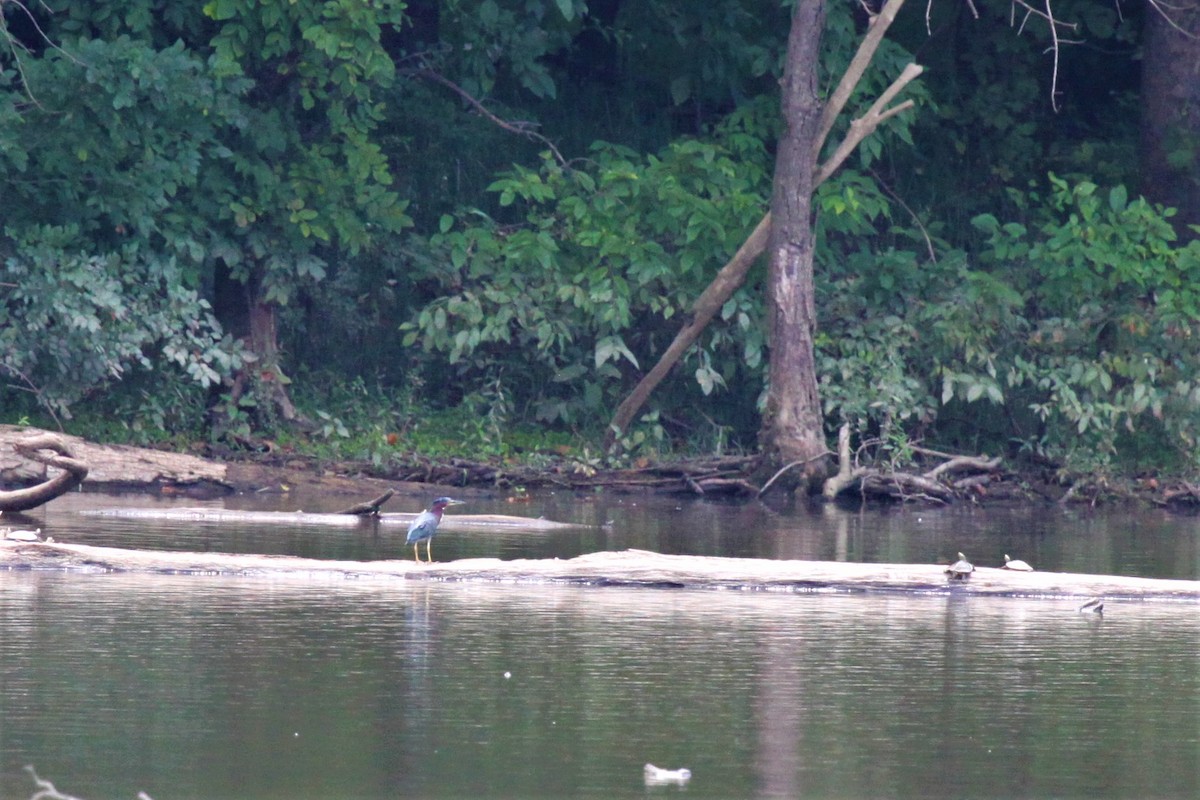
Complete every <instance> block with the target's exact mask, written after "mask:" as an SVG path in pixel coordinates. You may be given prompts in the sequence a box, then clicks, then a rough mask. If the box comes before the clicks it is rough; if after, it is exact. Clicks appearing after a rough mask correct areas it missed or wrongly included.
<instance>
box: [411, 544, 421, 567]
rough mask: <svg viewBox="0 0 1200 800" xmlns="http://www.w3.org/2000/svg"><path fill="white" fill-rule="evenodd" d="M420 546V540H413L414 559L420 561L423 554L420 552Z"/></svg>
mask: <svg viewBox="0 0 1200 800" xmlns="http://www.w3.org/2000/svg"><path fill="white" fill-rule="evenodd" d="M420 546H421V543H420V542H413V560H414V561H418V562H419V561H420V560H421V554H420V553H419V552H418V548H419V547H420Z"/></svg>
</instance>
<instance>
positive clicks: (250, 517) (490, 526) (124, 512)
mask: <svg viewBox="0 0 1200 800" xmlns="http://www.w3.org/2000/svg"><path fill="white" fill-rule="evenodd" d="M79 513H80V514H81V515H82V516H85V517H116V518H118V519H132V520H149V521H157V522H219V523H225V524H237V525H327V526H330V527H341V528H353V527H356V526H359V525H372V524H376V523H378V524H380V525H396V526H401V525H408V524H409V523H410V522H412V521H413V520H414V519H416V517H417V514H416V513H408V512H396V513H387V514H374V515H370V516H359V515H355V514H347V513H345V512H343V511H338V512H336V513H332V514H322V513H317V514H314V513H308V512H305V511H237V510H233V509H227V508H207V507H204V506H195V507H188V508H99V509H92V510H88V511H81V512H79ZM586 527H589V526H588V525H584V524H581V523H574V522H555V521H554V520H549V519H540V518H533V517H513V516H508V515H507V514H447V515H445V516H444V517H442V521H441V523H440V524H439V525H438V528H439V529H440V530H444V531H489V530H496V529H506V530H532V531H557V530H567V529H571V528H586Z"/></svg>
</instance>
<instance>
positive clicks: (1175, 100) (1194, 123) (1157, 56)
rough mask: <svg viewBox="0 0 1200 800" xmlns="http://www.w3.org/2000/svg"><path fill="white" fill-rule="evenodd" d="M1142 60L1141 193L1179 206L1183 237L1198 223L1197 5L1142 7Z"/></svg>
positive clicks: (1199, 43)
mask: <svg viewBox="0 0 1200 800" xmlns="http://www.w3.org/2000/svg"><path fill="white" fill-rule="evenodd" d="M1146 18H1147V19H1146V33H1145V40H1144V46H1143V48H1142V49H1143V52H1144V53H1145V56H1144V60H1143V61H1142V98H1141V106H1142V120H1141V154H1140V155H1141V167H1142V193H1143V194H1144V195H1145V196H1146V197H1147V198H1148V199H1150V200H1152V201H1154V202H1156V203H1162V204H1163V205H1166V206H1173V207H1175V208H1177V209H1179V215H1178V216H1176V217H1175V218H1174V220H1173V222H1174V224H1175V229H1176V230H1177V231H1178V232H1179V235H1180V236H1181V237H1186V238H1193V237H1194V236H1195V234H1194V233H1192V232H1191V231H1190V230H1189V229H1188V227H1187V226H1188V225H1200V152H1197V142H1200V6H1196V5H1195V4H1182V5H1178V6H1170V7H1166V6H1163V7H1161V8H1159V9H1155V8H1148V9H1147V11H1146Z"/></svg>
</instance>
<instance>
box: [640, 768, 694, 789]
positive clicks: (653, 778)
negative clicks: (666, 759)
mask: <svg viewBox="0 0 1200 800" xmlns="http://www.w3.org/2000/svg"><path fill="white" fill-rule="evenodd" d="M642 774H643V776H644V777H645V779H646V785H648V786H666V785H668V784H678V785H680V786H682V785H683V784H685V783H687V782H688V781H690V780H691V779H692V771H691V770H690V769H687V768H686V767H685V768H683V769H663V768H662V767H656V766H654V765H653V764H647V765H646V766H645V768H644V769H643V770H642Z"/></svg>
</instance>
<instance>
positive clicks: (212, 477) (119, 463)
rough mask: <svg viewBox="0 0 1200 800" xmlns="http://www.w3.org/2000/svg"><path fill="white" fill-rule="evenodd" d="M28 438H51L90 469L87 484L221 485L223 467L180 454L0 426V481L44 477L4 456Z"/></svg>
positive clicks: (35, 468)
mask: <svg viewBox="0 0 1200 800" xmlns="http://www.w3.org/2000/svg"><path fill="white" fill-rule="evenodd" d="M31 435H47V436H55V437H57V438H58V439H59V441H61V442H62V443H63V445H64V446H65V447H66V448H67V449H69V450H70V451H71V453H72V454H73V455H74V457H75V458H77V459H78V460H79V461H81V462H84V463H86V464H87V465H88V466H89V467H90V468H91V470H90V473H89V474H88V479H89V480H88V482H89V484H91V483H98V484H105V483H107V484H115V485H151V484H156V483H178V484H187V483H201V482H209V483H213V484H218V485H222V486H225V485H227V483H228V482H227V480H226V468H225V465H224V464H219V463H216V462H213V461H208V460H206V459H203V458H198V457H196V456H191V455H186V454H183V453H167V452H163V451H160V450H147V449H145V448H141V447H129V446H126V445H100V444H96V443H94V442H89V441H87V440H86V439H81V438H80V437H78V436H68V435H66V434H55V433H52V432H49V431H43V430H39V429H37V428H25V427H20V426H16V425H0V481H5V482H11V483H31V482H34V481H40V480H42V479H43V477H44V468H40V467H32V466H31V465H29V464H28V463H26V462H23V461H21V460H19V459H13V458H11V457H9V456H8V453H9V451H10V450H11V448H13V447H14V446H15V445H16V444H18V443H19V442H21V441H22V440H24V439H26V438H27V437H29V436H31Z"/></svg>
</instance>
